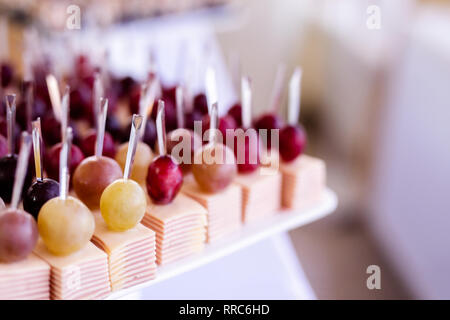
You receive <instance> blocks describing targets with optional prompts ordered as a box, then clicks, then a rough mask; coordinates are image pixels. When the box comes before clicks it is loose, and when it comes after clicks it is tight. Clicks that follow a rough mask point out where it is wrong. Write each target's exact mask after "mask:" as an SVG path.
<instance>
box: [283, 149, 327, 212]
mask: <svg viewBox="0 0 450 320" xmlns="http://www.w3.org/2000/svg"><path fill="white" fill-rule="evenodd" d="M280 171H281V173H282V206H283V207H284V208H288V209H305V208H308V207H311V206H313V205H314V204H316V203H317V202H318V201H320V199H321V198H322V194H323V191H324V190H325V186H326V167H325V162H324V161H323V160H321V159H317V158H314V157H311V156H307V155H301V156H300V157H298V158H297V159H295V160H294V161H293V162H290V163H282V164H281V165H280Z"/></svg>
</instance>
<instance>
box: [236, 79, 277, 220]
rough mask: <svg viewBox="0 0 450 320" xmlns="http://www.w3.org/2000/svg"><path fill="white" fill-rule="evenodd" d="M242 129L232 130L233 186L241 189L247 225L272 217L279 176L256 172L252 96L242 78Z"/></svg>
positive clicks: (257, 158) (257, 144)
mask: <svg viewBox="0 0 450 320" xmlns="http://www.w3.org/2000/svg"><path fill="white" fill-rule="evenodd" d="M241 91H242V99H241V111H242V116H241V119H242V129H236V131H235V142H234V153H235V156H236V160H237V168H238V172H239V174H238V175H237V176H236V178H235V179H234V182H235V183H236V184H237V185H239V186H240V187H241V188H242V221H243V222H249V221H252V220H259V219H262V218H265V217H268V216H271V215H274V214H276V213H277V212H278V210H279V209H280V199H281V174H280V173H279V172H278V171H277V170H274V169H270V168H263V169H260V168H259V165H260V152H261V143H260V140H259V139H260V136H259V134H258V132H257V131H256V130H254V129H253V128H251V101H252V93H251V89H250V81H249V78H247V77H243V78H242V89H241Z"/></svg>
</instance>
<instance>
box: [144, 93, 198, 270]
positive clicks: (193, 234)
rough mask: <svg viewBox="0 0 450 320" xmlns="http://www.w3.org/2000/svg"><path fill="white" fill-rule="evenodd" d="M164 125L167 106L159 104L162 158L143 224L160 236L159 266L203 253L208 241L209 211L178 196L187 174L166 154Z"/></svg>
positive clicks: (150, 179) (153, 170)
mask: <svg viewBox="0 0 450 320" xmlns="http://www.w3.org/2000/svg"><path fill="white" fill-rule="evenodd" d="M164 122H165V121H164V102H162V101H159V105H158V116H157V120H156V127H157V132H158V147H159V156H158V157H157V158H155V159H154V161H153V162H152V163H151V165H150V166H149V168H148V174H147V191H148V195H149V197H150V199H149V202H150V203H149V206H148V209H147V213H146V214H145V216H144V219H143V220H142V222H143V224H144V225H146V226H147V227H149V228H151V229H153V230H154V231H155V232H156V257H157V262H158V264H166V263H168V262H172V261H175V260H178V259H180V258H183V257H186V256H188V255H191V254H193V253H196V252H199V251H201V250H202V249H203V248H204V244H205V239H206V235H205V231H206V230H205V226H206V210H205V209H204V208H203V207H202V206H201V205H200V204H198V203H197V202H195V201H194V200H192V199H190V198H188V197H186V196H185V195H183V194H178V193H179V191H180V188H181V185H182V184H183V173H182V171H181V168H180V167H179V165H178V164H177V162H176V160H175V159H174V158H173V157H172V156H170V155H168V154H166V134H165V124H164Z"/></svg>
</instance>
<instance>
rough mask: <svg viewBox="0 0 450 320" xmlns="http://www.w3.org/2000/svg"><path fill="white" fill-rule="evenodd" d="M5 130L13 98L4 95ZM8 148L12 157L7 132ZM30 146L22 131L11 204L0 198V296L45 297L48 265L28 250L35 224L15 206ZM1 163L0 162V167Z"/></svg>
mask: <svg viewBox="0 0 450 320" xmlns="http://www.w3.org/2000/svg"><path fill="white" fill-rule="evenodd" d="M6 99H7V112H8V123H9V125H8V128H9V129H10V130H8V132H9V133H11V132H12V130H11V129H12V124H13V123H14V120H13V118H14V116H13V114H14V110H15V99H14V96H7V97H6ZM8 140H9V142H10V143H9V149H8V154H9V155H7V156H6V157H8V159H11V158H12V155H13V154H14V147H13V144H12V143H11V141H12V136H11V135H10V134H8ZM30 148H31V137H30V136H29V135H28V134H27V133H23V135H22V145H21V149H20V154H19V156H18V157H17V156H14V159H16V163H15V166H14V167H13V168H9V167H7V169H8V170H13V173H15V175H14V176H15V180H14V185H13V187H12V189H13V190H12V197H11V205H10V206H9V208H6V207H5V204H4V202H3V200H2V201H0V299H26V300H31V299H49V297H50V286H49V280H50V267H49V266H48V264H47V263H45V262H44V261H42V260H41V259H40V258H38V257H37V256H36V255H34V254H32V253H31V252H32V250H33V249H34V247H35V246H36V242H37V240H38V228H37V225H36V221H35V220H34V218H33V217H32V216H31V215H30V214H28V213H27V212H25V211H23V210H20V209H19V202H20V197H21V194H22V189H23V183H24V178H25V175H26V172H27V166H28V157H29V153H30ZM4 169H5V167H2V166H0V171H2V170H4Z"/></svg>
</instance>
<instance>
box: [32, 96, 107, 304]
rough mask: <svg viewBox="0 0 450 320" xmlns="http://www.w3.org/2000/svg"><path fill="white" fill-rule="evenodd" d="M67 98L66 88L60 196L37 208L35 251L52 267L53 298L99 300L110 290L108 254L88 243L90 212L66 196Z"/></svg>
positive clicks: (92, 224) (69, 138)
mask: <svg viewBox="0 0 450 320" xmlns="http://www.w3.org/2000/svg"><path fill="white" fill-rule="evenodd" d="M68 100H69V92H68V91H66V93H65V95H64V97H63V101H62V103H61V119H62V121H61V124H62V125H61V130H62V132H61V136H62V147H61V151H60V153H59V158H60V160H59V165H60V172H59V179H60V182H59V187H60V190H59V196H58V197H56V198H53V199H50V200H48V201H47V202H46V203H45V204H44V205H43V206H42V208H41V209H40V211H39V214H38V228H39V234H40V236H41V239H40V240H39V242H38V245H37V247H36V248H35V250H34V253H35V254H36V255H38V256H39V257H41V258H42V259H43V260H45V261H46V262H47V263H48V264H49V265H50V266H51V279H50V286H51V298H52V299H100V298H104V297H106V296H107V295H108V294H109V293H110V291H111V286H110V283H109V276H108V260H107V255H106V253H104V252H103V251H102V250H100V249H99V248H97V247H96V246H95V245H94V244H92V243H91V242H90V239H91V237H92V235H93V233H94V229H95V221H94V217H93V215H92V212H91V211H90V210H89V208H88V207H86V205H84V204H83V203H82V202H81V201H80V200H78V199H76V198H74V197H72V196H69V195H68V190H69V179H70V170H69V166H68V159H69V157H70V150H71V144H72V129H71V128H70V127H67V119H68V106H69V101H68ZM36 153H37V152H35V154H36Z"/></svg>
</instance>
